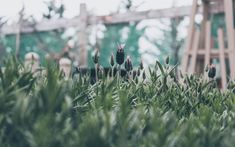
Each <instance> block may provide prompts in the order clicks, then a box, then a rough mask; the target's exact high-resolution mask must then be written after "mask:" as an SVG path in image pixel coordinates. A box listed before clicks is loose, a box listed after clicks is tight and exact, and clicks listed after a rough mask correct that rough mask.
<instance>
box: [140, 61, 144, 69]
mask: <svg viewBox="0 0 235 147" xmlns="http://www.w3.org/2000/svg"><path fill="white" fill-rule="evenodd" d="M140 69H141V70H143V69H144V65H143V62H142V60H141V61H140Z"/></svg>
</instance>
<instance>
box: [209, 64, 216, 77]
mask: <svg viewBox="0 0 235 147" xmlns="http://www.w3.org/2000/svg"><path fill="white" fill-rule="evenodd" d="M215 74H216V68H215V65H214V64H212V65H210V67H209V72H208V77H209V78H214V77H215Z"/></svg>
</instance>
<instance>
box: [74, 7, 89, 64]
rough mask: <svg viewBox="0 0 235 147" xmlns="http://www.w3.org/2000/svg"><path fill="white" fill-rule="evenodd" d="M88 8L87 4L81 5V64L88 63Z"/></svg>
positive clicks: (79, 42) (79, 49)
mask: <svg viewBox="0 0 235 147" xmlns="http://www.w3.org/2000/svg"><path fill="white" fill-rule="evenodd" d="M87 17H88V14H87V9H86V5H85V4H81V5H80V16H79V22H80V23H79V32H78V57H77V58H76V60H77V61H78V64H79V66H86V65H87V55H88V54H87V34H86V31H87V29H86V27H87Z"/></svg>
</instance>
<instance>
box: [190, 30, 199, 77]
mask: <svg viewBox="0 0 235 147" xmlns="http://www.w3.org/2000/svg"><path fill="white" fill-rule="evenodd" d="M199 39H200V32H199V31H198V30H196V31H195V37H194V40H193V49H192V59H191V60H192V61H191V65H190V66H191V68H190V73H191V74H194V73H195V67H196V61H197V51H198V47H199Z"/></svg>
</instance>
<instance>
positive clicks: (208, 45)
mask: <svg viewBox="0 0 235 147" xmlns="http://www.w3.org/2000/svg"><path fill="white" fill-rule="evenodd" d="M205 49H206V52H205V65H209V64H210V52H211V22H210V21H207V22H206V42H205Z"/></svg>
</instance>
